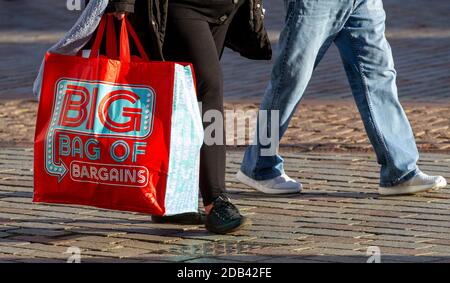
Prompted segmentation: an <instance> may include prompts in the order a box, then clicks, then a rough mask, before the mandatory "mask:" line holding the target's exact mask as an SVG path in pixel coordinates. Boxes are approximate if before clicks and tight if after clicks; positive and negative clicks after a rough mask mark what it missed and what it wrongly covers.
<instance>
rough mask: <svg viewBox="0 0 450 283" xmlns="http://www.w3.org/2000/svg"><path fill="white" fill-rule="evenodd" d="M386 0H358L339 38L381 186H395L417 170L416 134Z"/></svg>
mask: <svg viewBox="0 0 450 283" xmlns="http://www.w3.org/2000/svg"><path fill="white" fill-rule="evenodd" d="M385 18H386V14H385V12H384V9H383V4H382V1H381V0H370V1H367V0H360V1H357V5H356V6H355V9H354V12H353V14H352V15H351V16H350V18H349V19H348V21H347V23H346V25H345V27H344V29H343V30H342V31H341V32H340V34H339V36H338V37H337V38H336V41H335V42H336V45H337V46H338V48H339V50H340V53H341V57H342V59H343V62H344V66H345V69H346V72H347V75H348V78H349V82H350V85H351V88H352V90H353V95H354V97H355V100H356V104H357V106H358V109H359V111H360V113H361V117H362V119H363V121H364V125H365V128H366V131H367V134H368V136H369V139H370V141H371V143H372V145H373V147H374V150H375V152H376V155H377V158H378V162H379V163H380V165H381V182H380V183H381V185H382V186H394V185H396V184H398V183H400V182H401V181H404V180H405V179H408V178H411V177H413V176H414V175H415V174H416V173H417V166H416V162H417V160H418V158H419V153H418V151H417V147H416V143H415V141H414V135H413V132H412V129H411V126H410V124H409V122H408V119H407V118H406V115H405V112H404V111H403V108H402V106H401V105H400V102H399V100H398V96H397V86H396V71H395V69H394V61H393V58H392V52H391V48H390V46H389V43H388V42H387V40H386V37H385Z"/></svg>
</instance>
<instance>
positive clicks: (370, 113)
mask: <svg viewBox="0 0 450 283" xmlns="http://www.w3.org/2000/svg"><path fill="white" fill-rule="evenodd" d="M285 4H286V9H287V15H286V19H285V27H284V29H283V31H282V33H281V35H280V41H279V51H278V57H277V60H276V62H275V65H274V67H273V71H272V76H271V81H270V83H269V86H268V87H267V90H266V93H265V95H264V98H263V101H262V104H261V110H278V111H279V112H278V114H279V120H280V121H279V122H280V124H279V125H280V129H279V138H280V139H281V138H282V136H283V134H284V133H285V132H286V130H287V128H288V124H289V121H290V120H291V118H292V115H293V114H294V112H295V110H296V108H297V105H298V104H299V102H300V100H301V98H302V96H303V93H304V91H305V89H306V87H307V85H308V82H309V81H310V78H311V75H312V73H313V70H314V68H315V67H316V66H317V65H318V63H319V62H320V60H321V59H322V57H323V55H324V54H325V52H326V51H327V50H328V48H329V47H330V45H331V44H332V43H335V44H336V46H337V47H338V49H339V52H340V55H341V57H342V61H343V63H344V67H345V70H346V73H347V77H348V80H349V83H350V86H351V88H352V92H353V96H354V98H355V101H356V104H357V106H358V109H359V112H360V114H361V117H362V120H363V122H364V126H365V129H366V132H367V134H368V136H369V139H370V142H371V143H372V145H373V148H374V150H375V152H376V155H377V159H378V163H379V164H380V165H381V178H380V185H381V186H383V187H390V186H395V185H397V184H399V183H402V182H404V181H406V180H408V179H410V178H412V177H414V176H415V175H416V174H417V172H418V168H417V165H416V163H417V160H418V158H419V153H418V151H417V146H416V143H415V140H414V135H413V132H412V129H411V126H410V124H409V121H408V119H407V117H406V115H405V112H404V111H403V108H402V106H401V105H400V102H399V100H398V95H397V86H396V71H395V69H394V61H393V58H392V52H391V48H390V46H389V43H388V42H387V40H386V37H385V20H386V14H385V11H384V9H383V3H382V0H285ZM270 114H271V113H270V112H268V119H267V120H268V121H267V123H266V124H267V125H263V127H269V125H270V121H271V120H270V117H271V115H270ZM267 131H268V132H269V133H270V130H269V129H267ZM300 138H301V137H300ZM265 147H268V146H263V145H262V143H261V142H259V139H258V138H257V144H256V145H251V146H249V148H248V149H247V151H246V153H245V157H244V161H243V164H242V166H241V170H242V172H243V173H244V174H246V175H247V176H249V177H251V178H253V179H255V180H267V179H272V178H275V177H278V176H280V175H282V174H283V173H284V169H283V159H282V158H281V156H279V155H278V154H274V155H272V156H263V154H261V149H262V148H265Z"/></svg>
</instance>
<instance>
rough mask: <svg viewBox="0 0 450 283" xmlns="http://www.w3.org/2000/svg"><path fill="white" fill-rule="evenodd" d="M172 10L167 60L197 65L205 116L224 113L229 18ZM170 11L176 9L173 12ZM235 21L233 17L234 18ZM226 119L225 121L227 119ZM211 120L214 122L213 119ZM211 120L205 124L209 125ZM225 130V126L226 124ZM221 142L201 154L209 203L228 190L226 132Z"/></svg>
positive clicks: (203, 188)
mask: <svg viewBox="0 0 450 283" xmlns="http://www.w3.org/2000/svg"><path fill="white" fill-rule="evenodd" d="M175 9H177V8H176V7H174V6H172V7H170V9H169V17H168V23H167V31H166V38H165V42H164V52H163V53H164V57H165V59H166V60H167V61H179V62H190V63H192V64H193V66H194V71H195V76H196V81H197V92H198V98H199V101H201V102H202V112H203V115H204V114H205V112H207V111H209V110H217V111H219V112H220V113H221V114H222V117H223V113H224V106H223V73H222V68H221V66H220V58H221V56H222V52H223V49H224V42H225V37H226V34H227V31H228V27H229V21H227V22H225V23H223V24H213V23H210V22H208V21H207V20H205V19H200V18H199V19H192V18H189V19H183V18H181V17H179V16H171V15H174V14H177V15H180V14H182V13H177V12H179V11H174V10H175ZM170 11H173V12H174V14H172V13H171V12H170ZM229 20H231V17H230V19H229ZM223 120H224V119H223V118H222V122H223ZM211 123H214V121H212V122H211ZM211 123H204V127H205V128H206V127H208V126H209V125H210V124H211ZM223 129H224V126H223ZM222 134H223V137H224V138H223V143H222V144H220V145H210V146H208V145H205V144H204V145H203V147H202V149H201V154H200V155H201V156H200V191H201V194H202V198H203V202H204V204H205V205H209V204H211V203H212V202H213V201H214V200H215V199H216V198H217V197H218V196H219V195H220V194H222V193H223V192H225V190H226V189H225V164H226V146H225V133H224V132H223V133H222Z"/></svg>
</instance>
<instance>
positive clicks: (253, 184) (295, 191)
mask: <svg viewBox="0 0 450 283" xmlns="http://www.w3.org/2000/svg"><path fill="white" fill-rule="evenodd" d="M236 179H237V180H238V181H239V182H241V183H243V184H244V185H247V186H249V187H251V188H254V189H256V190H257V191H260V192H262V193H264V194H268V195H289V194H298V193H300V192H301V191H302V184H299V187H298V188H293V189H272V188H268V187H266V186H264V185H262V184H260V183H258V181H255V180H253V179H252V178H250V177H248V176H247V175H245V174H244V173H242V171H240V170H239V172H237V174H236Z"/></svg>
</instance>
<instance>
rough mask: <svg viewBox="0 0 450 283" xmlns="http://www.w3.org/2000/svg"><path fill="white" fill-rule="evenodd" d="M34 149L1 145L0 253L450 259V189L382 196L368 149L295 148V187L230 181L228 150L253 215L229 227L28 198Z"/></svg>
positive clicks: (53, 257) (104, 258)
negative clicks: (212, 228) (278, 193)
mask: <svg viewBox="0 0 450 283" xmlns="http://www.w3.org/2000/svg"><path fill="white" fill-rule="evenodd" d="M32 154H33V152H32V150H31V149H17V148H15V149H4V148H3V149H0V262H10V261H12V262H46V261H50V262H55V261H56V262H57V261H66V260H67V258H68V255H67V254H65V252H66V251H67V249H68V248H69V247H78V248H80V249H81V255H82V261H84V262H98V261H101V262H110V261H111V262H115V261H123V262H125V261H129V262H140V261H146V262H148V261H152V262H159V261H181V262H229V261H235V262H329V261H333V262H334V261H338V262H366V261H367V259H368V257H367V256H366V252H367V249H368V247H371V246H376V247H378V248H379V249H380V250H381V260H382V262H397V261H401V262H449V261H450V212H449V205H450V197H449V192H448V190H442V191H439V192H431V193H427V194H424V195H421V196H411V197H396V198H394V197H383V198H381V197H379V196H378V195H377V194H376V188H377V181H378V174H377V172H378V166H377V165H376V163H375V161H374V159H373V157H372V156H371V155H365V154H351V155H349V154H336V155H329V154H316V153H308V154H304V153H298V152H290V153H286V154H285V156H286V157H287V158H286V159H287V160H286V164H287V171H288V174H290V175H292V176H294V177H296V178H298V179H300V180H301V181H302V182H303V183H304V187H305V189H304V193H303V194H301V195H297V196H291V197H270V196H265V195H261V194H259V193H257V192H255V191H253V190H250V189H248V188H246V187H245V186H243V185H241V184H238V183H236V182H235V181H234V178H233V176H234V173H235V172H236V170H237V169H238V166H239V162H240V160H241V157H242V152H240V151H232V152H230V153H229V159H228V166H227V185H228V188H229V192H230V194H231V197H232V198H233V199H234V200H235V203H236V204H237V205H238V206H239V207H240V208H241V210H242V212H243V214H245V215H246V216H248V217H249V218H250V219H251V221H252V223H253V225H252V226H249V227H247V228H245V229H244V230H242V231H239V232H236V233H234V234H232V235H226V236H216V235H211V234H209V233H207V232H205V230H204V229H203V228H202V227H197V226H180V225H161V224H153V223H151V222H150V220H149V216H147V215H143V214H136V213H125V212H116V211H107V210H100V209H91V208H86V207H76V206H67V205H63V206H60V205H45V204H33V203H32V187H33V183H32V178H33V177H32V176H33V172H32V169H31V168H32V163H33V161H32V158H33V156H32ZM420 166H421V168H422V169H423V170H425V171H427V172H431V173H434V174H442V175H444V176H445V177H447V178H450V155H444V154H440V155H436V154H426V155H424V156H423V157H422V160H421V163H420Z"/></svg>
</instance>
